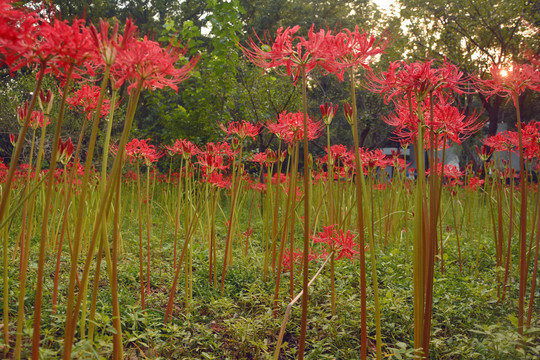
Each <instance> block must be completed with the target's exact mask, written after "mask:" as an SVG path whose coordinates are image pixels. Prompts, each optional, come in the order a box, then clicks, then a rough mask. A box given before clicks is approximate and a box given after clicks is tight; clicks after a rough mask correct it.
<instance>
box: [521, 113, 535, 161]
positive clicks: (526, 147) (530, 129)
mask: <svg viewBox="0 0 540 360" xmlns="http://www.w3.org/2000/svg"><path fill="white" fill-rule="evenodd" d="M521 134H522V136H523V153H524V156H525V158H526V159H529V160H530V159H533V158H538V157H539V156H540V122H538V121H531V122H529V123H528V124H526V125H523V128H522V129H521ZM516 146H518V145H517V143H516Z"/></svg>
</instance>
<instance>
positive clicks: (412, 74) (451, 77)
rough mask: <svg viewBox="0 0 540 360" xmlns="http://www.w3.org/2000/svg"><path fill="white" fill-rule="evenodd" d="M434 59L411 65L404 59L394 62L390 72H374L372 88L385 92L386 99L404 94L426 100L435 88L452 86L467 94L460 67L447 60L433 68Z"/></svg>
mask: <svg viewBox="0 0 540 360" xmlns="http://www.w3.org/2000/svg"><path fill="white" fill-rule="evenodd" d="M432 65H433V60H428V61H426V62H424V63H419V62H415V63H412V64H407V63H406V62H404V61H396V62H393V63H390V66H389V68H388V71H386V72H383V73H382V74H381V75H375V74H373V73H370V75H369V82H370V86H369V88H370V90H372V91H374V92H379V93H381V94H385V102H387V103H388V102H389V101H390V100H392V99H393V98H396V97H397V98H399V97H400V96H402V95H404V94H405V95H414V96H415V97H416V98H417V99H419V100H420V101H422V100H423V99H424V98H425V97H426V96H427V95H428V94H429V93H430V92H431V91H441V90H443V89H449V90H452V91H455V92H458V93H464V92H465V90H464V88H465V86H466V78H465V77H464V76H463V73H462V72H461V71H459V69H458V68H457V67H456V66H454V65H452V64H449V63H448V62H446V59H445V60H444V63H443V66H441V67H440V68H433V67H432Z"/></svg>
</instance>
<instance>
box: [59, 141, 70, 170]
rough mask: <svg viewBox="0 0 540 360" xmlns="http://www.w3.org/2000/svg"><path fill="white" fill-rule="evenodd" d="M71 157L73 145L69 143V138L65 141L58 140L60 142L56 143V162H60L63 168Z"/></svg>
mask: <svg viewBox="0 0 540 360" xmlns="http://www.w3.org/2000/svg"><path fill="white" fill-rule="evenodd" d="M72 155H73V143H72V142H71V138H68V139H67V140H66V141H62V140H60V142H59V143H58V156H59V159H58V161H60V162H61V163H62V164H64V166H65V165H66V164H67V163H69V160H70V159H71V156H72Z"/></svg>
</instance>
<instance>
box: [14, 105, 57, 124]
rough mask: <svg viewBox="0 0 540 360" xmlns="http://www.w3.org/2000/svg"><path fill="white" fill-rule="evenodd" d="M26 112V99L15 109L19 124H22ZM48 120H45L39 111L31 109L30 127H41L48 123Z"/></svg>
mask: <svg viewBox="0 0 540 360" xmlns="http://www.w3.org/2000/svg"><path fill="white" fill-rule="evenodd" d="M27 114H28V101H26V102H25V103H24V105H22V106H21V107H19V108H18V109H17V120H18V121H19V124H20V125H21V126H22V125H23V122H24V119H25V118H26V115H27ZM49 124H50V121H47V122H45V115H44V114H43V113H42V112H41V111H37V110H34V111H32V114H31V115H30V123H29V126H30V127H31V128H32V129H34V130H35V129H37V128H38V127H41V128H42V127H43V126H46V125H49Z"/></svg>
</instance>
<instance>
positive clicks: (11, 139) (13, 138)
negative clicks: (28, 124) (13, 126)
mask: <svg viewBox="0 0 540 360" xmlns="http://www.w3.org/2000/svg"><path fill="white" fill-rule="evenodd" d="M18 138H19V136H18V135H17V134H9V142H10V143H11V145H13V146H15V144H17V139H18Z"/></svg>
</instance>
